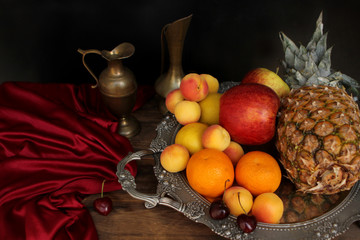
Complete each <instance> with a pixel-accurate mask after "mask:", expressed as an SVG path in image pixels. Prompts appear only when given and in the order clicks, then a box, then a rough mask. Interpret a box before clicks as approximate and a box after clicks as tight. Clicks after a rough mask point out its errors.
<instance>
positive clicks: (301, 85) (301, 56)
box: [276, 14, 360, 194]
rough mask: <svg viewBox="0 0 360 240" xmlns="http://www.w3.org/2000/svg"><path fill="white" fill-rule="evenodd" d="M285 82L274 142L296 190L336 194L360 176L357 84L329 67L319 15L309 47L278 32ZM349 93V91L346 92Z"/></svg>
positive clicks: (359, 119) (359, 122)
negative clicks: (297, 44) (284, 92)
mask: <svg viewBox="0 0 360 240" xmlns="http://www.w3.org/2000/svg"><path fill="white" fill-rule="evenodd" d="M280 39H281V41H282V44H283V47H284V52H285V60H284V61H283V65H284V67H285V72H286V75H285V77H284V80H285V82H286V83H287V84H288V85H289V86H290V88H291V89H292V90H291V92H290V93H289V95H288V96H287V97H286V98H283V99H282V107H281V112H280V117H279V121H278V129H277V138H276V147H277V149H278V151H279V153H280V162H281V163H282V165H283V166H284V168H285V169H286V171H287V175H288V177H289V178H290V180H291V181H292V182H293V183H294V184H295V186H296V188H297V189H298V191H301V192H303V193H312V194H335V193H338V192H340V191H345V190H349V189H350V188H351V187H352V186H353V185H354V184H355V183H356V182H357V181H358V179H359V178H360V152H359V150H360V114H359V107H358V104H357V103H356V101H357V100H358V89H359V84H358V83H357V82H356V81H355V80H354V79H352V78H351V77H349V76H347V75H345V74H342V73H340V72H336V71H333V70H332V69H331V66H330V65H331V61H330V54H331V49H332V48H329V49H327V47H326V39H327V34H323V24H322V14H320V17H319V18H318V20H317V23H316V30H315V32H314V34H313V37H312V39H311V41H310V42H309V43H308V45H307V47H304V46H302V45H301V46H300V47H299V48H298V47H297V46H296V45H295V44H294V43H293V42H292V41H291V40H290V39H289V38H288V37H287V36H286V35H285V34H284V33H280ZM349 94H350V95H349Z"/></svg>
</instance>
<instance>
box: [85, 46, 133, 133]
mask: <svg viewBox="0 0 360 240" xmlns="http://www.w3.org/2000/svg"><path fill="white" fill-rule="evenodd" d="M78 52H80V53H81V54H82V55H83V56H82V62H83V64H84V66H85V68H86V69H87V70H88V71H89V73H90V74H91V75H92V76H93V78H94V79H95V80H96V85H94V86H93V88H96V87H98V89H99V91H100V93H101V96H102V99H103V101H104V103H105V105H106V106H107V107H108V108H109V110H110V112H112V113H113V114H114V115H115V116H117V117H118V118H119V128H118V133H119V134H120V135H122V136H125V137H128V138H130V137H133V136H135V135H136V134H138V133H139V132H140V124H139V122H138V121H137V119H136V118H135V117H133V116H132V115H131V112H132V109H133V108H134V106H135V102H136V94H137V83H136V79H135V75H134V74H133V72H132V71H131V70H130V69H128V68H127V67H125V66H124V65H123V63H122V60H123V59H125V58H128V57H131V56H132V55H133V54H134V52H135V47H134V46H133V45H132V44H131V43H127V42H125V43H122V44H119V45H118V46H117V47H115V48H114V49H113V50H111V51H107V50H102V51H99V50H96V49H89V50H82V49H78ZM88 53H96V54H98V55H100V56H102V57H103V58H105V59H106V60H107V61H108V66H107V68H105V69H104V70H103V71H102V72H101V73H100V76H99V78H97V77H96V75H95V74H94V73H93V72H92V71H91V70H90V68H89V67H88V66H87V64H86V63H85V55H86V54H88Z"/></svg>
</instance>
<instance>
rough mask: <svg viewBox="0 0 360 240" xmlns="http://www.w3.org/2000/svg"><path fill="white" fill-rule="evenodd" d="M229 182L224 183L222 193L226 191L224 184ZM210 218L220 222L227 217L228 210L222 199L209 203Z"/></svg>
mask: <svg viewBox="0 0 360 240" xmlns="http://www.w3.org/2000/svg"><path fill="white" fill-rule="evenodd" d="M227 182H230V180H229V179H227V180H226V181H225V186H224V193H225V191H226V183H227ZM209 213H210V217H211V218H212V219H215V220H221V219H224V218H226V217H227V216H229V214H230V209H229V208H228V207H227V206H226V204H225V203H224V201H223V200H222V199H218V200H215V201H213V202H212V203H211V205H210V209H209Z"/></svg>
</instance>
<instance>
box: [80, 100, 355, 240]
mask: <svg viewBox="0 0 360 240" xmlns="http://www.w3.org/2000/svg"><path fill="white" fill-rule="evenodd" d="M159 109H160V108H159V99H158V98H156V97H155V98H153V99H152V100H151V101H149V102H147V103H146V104H145V105H144V106H143V107H142V108H140V109H139V110H137V111H136V112H134V114H133V115H134V116H135V117H136V118H137V119H138V120H139V121H140V123H141V132H140V133H139V134H138V135H137V136H135V137H133V138H131V139H130V141H131V144H132V145H133V147H134V151H137V150H142V149H146V148H148V147H149V146H150V143H151V141H152V139H154V138H155V137H156V126H157V124H158V123H159V122H160V121H161V119H162V118H163V115H162V114H161V112H160V110H159ZM137 164H138V174H137V176H136V184H137V190H138V191H140V192H143V193H149V194H150V193H155V192H156V185H157V180H156V178H155V176H154V172H153V169H152V167H153V164H154V160H153V158H152V157H151V156H146V157H144V158H143V159H142V160H141V161H137ZM105 196H108V197H110V198H111V199H112V200H113V204H114V208H113V211H112V212H111V213H110V214H109V215H108V216H102V215H100V214H98V213H97V212H95V211H94V209H93V207H92V203H93V201H94V200H95V199H96V198H98V197H99V195H91V196H88V197H86V198H85V199H84V201H83V202H84V204H85V205H86V207H87V208H88V209H89V211H90V213H91V215H92V217H93V220H94V223H95V226H96V229H97V232H98V235H99V239H100V240H115V239H117V240H118V239H125V240H140V239H141V240H143V239H146V240H151V239H154V240H195V239H196V240H224V239H225V238H223V237H220V236H218V235H216V234H215V233H213V232H212V231H211V230H210V229H209V228H208V227H206V226H205V225H202V224H199V223H195V222H193V221H192V220H190V219H188V218H187V217H185V216H184V215H183V214H182V213H180V212H177V211H176V210H173V209H171V208H168V207H165V206H156V207H154V208H152V209H147V208H145V206H144V201H140V200H137V199H134V198H132V197H131V196H130V195H129V194H127V193H126V192H125V191H123V190H120V191H114V192H111V193H105ZM335 239H336V240H355V239H360V228H359V226H358V225H357V224H352V225H351V227H350V229H349V230H348V231H346V232H345V233H344V234H342V235H340V236H339V237H337V238H335Z"/></svg>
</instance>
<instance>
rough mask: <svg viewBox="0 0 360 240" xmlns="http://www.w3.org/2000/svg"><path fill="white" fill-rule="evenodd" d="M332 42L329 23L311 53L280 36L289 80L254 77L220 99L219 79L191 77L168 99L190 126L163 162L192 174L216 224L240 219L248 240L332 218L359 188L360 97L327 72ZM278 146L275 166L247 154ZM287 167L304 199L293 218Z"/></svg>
mask: <svg viewBox="0 0 360 240" xmlns="http://www.w3.org/2000/svg"><path fill="white" fill-rule="evenodd" d="M326 38H327V34H323V24H322V15H320V17H319V19H318V21H317V24H316V30H315V32H314V34H313V37H312V39H311V41H310V42H309V44H308V45H307V46H306V47H305V46H300V47H297V46H296V45H295V44H294V43H293V42H292V41H291V40H290V39H289V38H288V37H287V36H286V35H285V34H283V33H280V39H281V41H282V44H283V47H284V52H285V60H284V61H283V65H284V67H285V72H286V74H285V75H284V78H283V79H284V80H283V79H282V78H280V77H279V76H278V75H277V74H276V73H274V72H273V71H270V70H268V69H265V68H257V69H254V70H252V71H250V72H249V73H248V74H247V75H246V76H245V77H244V78H243V80H242V81H241V82H240V84H239V85H237V86H234V87H232V88H230V89H228V90H227V91H226V92H224V93H222V94H221V93H218V89H219V81H218V80H217V79H216V78H214V77H213V76H211V75H209V74H196V73H191V74H188V75H186V76H185V77H184V78H183V79H182V81H181V84H180V88H179V89H175V90H173V91H172V92H170V93H169V94H168V95H167V97H166V106H167V109H168V110H169V111H170V112H171V113H173V114H174V115H175V117H176V119H177V121H178V122H179V123H180V124H182V125H183V126H182V127H181V129H180V130H179V131H178V133H177V134H176V137H175V143H174V144H172V145H170V146H168V147H166V148H165V149H164V151H163V152H162V154H161V156H160V162H161V164H162V166H163V168H164V169H165V170H167V171H169V172H179V171H186V177H187V180H188V182H189V184H190V186H191V187H192V188H193V189H194V190H195V191H197V192H198V193H199V194H201V195H202V196H204V197H205V198H207V199H208V200H209V201H210V202H211V206H210V213H209V214H210V216H211V217H212V218H214V219H223V218H226V217H227V216H228V215H229V214H232V215H234V216H237V220H238V224H239V227H240V228H241V229H242V230H243V231H244V232H251V231H253V230H254V229H255V227H256V223H257V222H258V221H259V222H265V223H273V224H276V223H280V221H281V219H282V218H283V215H286V219H287V221H288V222H296V221H297V220H298V219H299V218H298V217H299V216H300V215H304V214H305V215H306V214H308V216H311V217H314V216H316V215H314V213H316V212H317V211H315V210H316V209H317V210H318V209H322V210H324V209H328V207H326V206H328V204H329V202H332V203H334V201H336V199H338V194H339V193H340V192H344V191H347V190H349V189H350V188H351V187H352V186H353V185H354V184H355V183H356V182H357V181H358V180H359V178H360V114H359V107H358V104H357V103H356V102H355V100H354V97H355V99H356V98H358V97H359V96H358V95H357V94H358V93H357V89H358V88H360V87H359V84H358V83H357V82H356V81H355V80H354V79H352V78H350V77H349V76H346V75H344V74H342V73H340V72H336V71H333V70H332V69H331V68H330V65H331V64H330V52H331V48H330V49H327V47H326ZM349 93H350V94H349ZM352 95H354V96H352ZM271 140H274V142H275V144H274V149H275V148H276V149H277V150H278V153H279V157H278V159H276V158H274V156H273V155H270V154H269V153H266V152H264V151H261V150H251V151H248V152H244V149H245V148H243V147H244V146H252V147H254V146H255V147H256V146H260V145H263V144H266V143H269V142H270V141H271ZM281 168H283V169H284V174H286V179H289V180H290V181H291V182H292V186H294V187H295V188H296V190H297V192H298V193H299V194H295V195H294V196H292V197H291V205H292V206H293V207H294V209H295V211H294V212H293V213H291V214H290V213H289V214H288V213H286V214H285V213H284V205H286V206H288V205H289V204H290V203H289V202H288V201H287V202H285V201H284V198H282V197H281V196H280V197H279V194H278V192H279V189H280V190H281V191H285V190H284V189H285V184H282V185H281V187H280V188H279V186H280V184H281V183H284V182H286V181H287V180H285V179H284V177H283V176H282V171H281ZM305 199H308V200H306V201H305ZM306 204H308V206H309V208H308V209H313V211H312V213H313V214H312V215H311V213H306V211H305V210H306V206H307V205H306ZM310 206H311V208H310Z"/></svg>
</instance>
